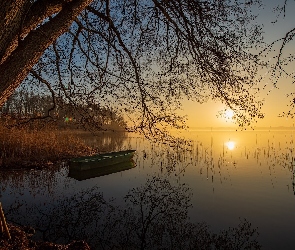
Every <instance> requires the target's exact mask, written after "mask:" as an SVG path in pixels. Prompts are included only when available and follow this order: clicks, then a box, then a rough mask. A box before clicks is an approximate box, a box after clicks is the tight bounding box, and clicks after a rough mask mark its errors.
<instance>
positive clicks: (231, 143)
mask: <svg viewBox="0 0 295 250" xmlns="http://www.w3.org/2000/svg"><path fill="white" fill-rule="evenodd" d="M224 144H225V146H226V147H227V148H228V149H229V150H234V148H235V146H236V143H235V142H234V141H228V142H226V143H224Z"/></svg>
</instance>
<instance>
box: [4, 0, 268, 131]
mask: <svg viewBox="0 0 295 250" xmlns="http://www.w3.org/2000/svg"><path fill="white" fill-rule="evenodd" d="M258 3H259V1H258V0H257V1H247V2H244V1H231V0H227V1H223V0H217V1H216V0H214V1H213V0H211V1H210V0H208V1H200V0H184V1H180V0H172V1H167V0H161V1H159V0H144V1H137V0H122V1H117V0H114V1H109V0H51V1H50V0H36V1H32V0H17V1H3V0H2V1H1V2H0V7H1V10H2V12H1V14H0V15H1V16H0V20H1V21H0V28H1V31H2V32H1V36H0V74H1V79H0V105H3V103H4V102H5V101H6V100H7V98H8V97H9V96H10V95H11V94H12V93H13V92H14V91H15V89H16V88H17V87H18V86H19V85H20V84H21V83H22V82H26V83H30V84H31V86H34V87H35V86H38V85H40V84H43V85H44V86H46V87H47V88H48V91H49V93H51V95H52V98H53V100H55V99H56V98H57V97H59V98H60V97H62V98H65V99H67V101H68V102H69V103H71V104H72V105H81V104H83V106H85V107H86V108H87V107H88V106H91V105H99V106H100V107H107V108H108V109H110V110H113V111H114V112H116V113H118V114H124V118H129V120H130V121H129V123H128V124H129V129H132V130H136V129H140V130H142V131H144V132H146V133H152V134H153V135H159V133H160V131H164V130H165V128H167V127H176V128H182V127H183V126H184V125H185V123H184V121H183V117H182V116H180V115H178V113H177V111H178V109H179V108H180V106H181V100H182V99H183V98H189V99H193V100H196V101H198V102H203V101H205V100H206V99H208V98H209V97H210V98H213V99H218V100H221V101H222V102H223V103H225V104H226V105H227V106H228V107H230V108H232V109H234V110H235V111H236V115H235V118H236V119H237V121H238V122H239V124H240V125H245V124H249V123H250V121H251V120H252V119H253V118H254V117H257V116H258V117H262V116H263V115H262V114H261V113H260V107H261V102H260V101H257V98H255V90H253V86H254V78H255V74H256V71H257V67H256V66H257V63H258V61H257V58H256V57H255V55H253V54H251V53H250V52H249V50H250V49H251V48H253V47H255V46H256V45H258V44H259V43H260V34H261V30H260V28H259V27H258V26H257V25H255V24H253V22H252V21H253V20H254V19H255V16H254V15H253V14H252V12H251V11H252V8H253V6H255V5H257V4H258ZM54 104H55V102H54V101H53V105H54Z"/></svg>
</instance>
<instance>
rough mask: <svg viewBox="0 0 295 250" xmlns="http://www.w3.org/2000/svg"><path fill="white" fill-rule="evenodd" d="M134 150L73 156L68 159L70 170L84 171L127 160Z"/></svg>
mask: <svg viewBox="0 0 295 250" xmlns="http://www.w3.org/2000/svg"><path fill="white" fill-rule="evenodd" d="M134 153H135V150H125V151H119V152H111V153H105V154H98V155H92V156H85V157H78V158H73V159H71V160H70V161H69V166H70V171H71V170H75V171H84V170H90V169H95V168H101V167H106V166H111V165H115V164H118V163H122V162H128V161H130V160H131V159H132V157H133V155H134Z"/></svg>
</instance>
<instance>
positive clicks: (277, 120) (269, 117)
mask: <svg viewBox="0 0 295 250" xmlns="http://www.w3.org/2000/svg"><path fill="white" fill-rule="evenodd" d="M262 2H263V4H264V8H263V9H262V8H260V9H258V10H256V12H257V13H258V14H259V18H258V20H257V22H258V23H263V25H264V31H265V33H264V38H265V41H266V42H269V43H271V42H272V41H275V40H277V39H279V38H281V37H283V36H284V35H285V34H286V32H288V31H289V30H291V29H292V28H294V27H295V15H294V13H293V10H295V1H289V2H288V4H289V5H288V6H287V9H286V17H285V18H283V16H280V17H279V18H278V21H277V22H275V23H272V22H273V21H275V20H276V14H275V13H273V12H272V9H273V8H274V7H275V6H276V5H277V4H279V3H283V2H284V1H269V0H268V1H262ZM280 44H281V43H278V46H279V45H280ZM294 44H295V43H294V42H293V44H292V43H290V44H289V45H288V47H287V49H286V51H285V55H287V54H288V53H290V54H293V55H294V53H295V47H294ZM277 48H278V47H277ZM268 59H269V60H274V59H272V58H271V55H269V58H268ZM286 69H287V70H288V71H289V72H292V73H293V72H294V69H295V63H294V61H293V62H290V63H289V65H288V66H287V68H286ZM260 74H261V75H262V76H263V80H262V82H261V83H260V84H259V87H260V88H261V87H262V86H263V85H265V84H266V86H267V87H266V89H265V90H263V91H261V93H260V96H259V98H260V99H264V100H265V101H264V106H263V108H262V112H263V113H264V115H265V118H264V119H260V120H258V121H257V123H255V124H253V126H257V127H270V126H271V127H278V126H285V127H293V126H294V123H295V121H294V119H291V118H285V117H278V116H279V114H281V113H282V112H284V111H285V112H286V111H288V110H289V109H288V104H290V101H291V99H293V98H294V96H293V97H292V98H291V97H289V98H287V96H286V95H287V94H290V93H292V92H295V84H292V78H290V77H289V78H287V77H285V76H282V77H281V78H280V80H279V82H278V84H277V85H276V86H277V88H274V86H273V84H272V82H271V80H270V78H269V75H268V74H265V72H260ZM293 81H294V75H293ZM224 108H225V106H223V105H222V104H221V103H218V102H213V101H208V102H207V103H204V104H198V103H195V102H191V101H185V102H184V103H183V112H184V114H187V117H188V121H187V125H189V126H190V127H237V125H236V124H234V123H233V122H231V119H224V118H220V117H219V118H218V117H217V115H218V111H220V110H222V109H224ZM294 112H295V111H294Z"/></svg>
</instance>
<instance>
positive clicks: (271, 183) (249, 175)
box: [0, 130, 295, 249]
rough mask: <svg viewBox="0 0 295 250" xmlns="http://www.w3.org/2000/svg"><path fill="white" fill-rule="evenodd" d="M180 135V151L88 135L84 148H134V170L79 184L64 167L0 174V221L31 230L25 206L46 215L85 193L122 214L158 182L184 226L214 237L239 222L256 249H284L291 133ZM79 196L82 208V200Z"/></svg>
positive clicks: (294, 160) (291, 217)
mask: <svg viewBox="0 0 295 250" xmlns="http://www.w3.org/2000/svg"><path fill="white" fill-rule="evenodd" d="M183 136H184V137H185V138H187V139H189V140H190V141H191V143H190V145H189V146H187V147H184V148H171V147H169V146H167V145H163V144H154V143H152V142H150V141H147V140H145V139H144V138H142V137H139V136H137V135H134V134H129V135H120V136H118V135H117V136H109V135H107V136H104V137H95V138H94V137H93V136H91V137H89V138H88V139H87V140H89V143H91V144H92V145H95V143H97V144H98V145H99V147H104V148H105V150H106V151H107V150H111V151H113V150H121V149H136V150H137V151H136V154H135V156H134V158H133V160H134V163H135V164H136V167H135V168H132V169H129V170H125V171H122V172H117V173H113V174H109V175H105V176H100V177H93V178H90V179H87V180H84V181H78V180H75V179H73V178H70V177H68V166H67V165H66V164H64V165H62V166H59V167H56V168H55V169H51V170H42V171H38V170H36V171H27V172H24V171H18V172H10V173H2V172H0V179H1V180H0V181H1V182H0V183H1V184H0V185H1V186H0V190H1V196H0V198H1V201H2V204H3V205H4V210H6V211H7V218H8V220H11V221H17V222H22V223H23V224H26V223H27V224H30V223H31V224H34V223H36V222H35V219H34V218H35V217H36V209H32V207H34V206H35V207H38V210H39V212H40V213H43V214H46V212H48V213H49V211H50V210H51V209H52V208H54V207H56V206H60V204H61V202H62V201H65V200H67V199H71V197H73V196H75V195H77V194H79V193H81V192H82V193H83V192H84V193H85V192H86V191H85V190H93V189H95V190H97V191H98V192H100V193H101V194H102V195H103V197H104V199H105V200H109V199H114V200H112V204H114V205H116V206H119V207H124V206H125V203H126V200H125V199H124V197H125V196H126V195H127V194H128V192H130V190H132V189H136V188H140V187H142V186H144V185H145V184H146V183H147V182H148V180H151V179H153V178H159V179H162V180H168V181H169V183H170V184H169V185H171V186H172V187H174V186H175V187H177V186H179V185H185V186H186V187H187V188H188V189H187V191H186V192H188V194H187V195H188V196H189V198H190V202H191V204H192V206H191V207H187V213H188V214H187V215H188V220H189V221H190V222H192V223H199V222H205V223H206V224H208V225H209V227H210V230H212V231H213V232H219V231H220V230H224V229H227V228H228V227H236V226H237V225H238V224H239V222H240V221H241V220H243V219H246V220H247V221H249V222H250V223H251V225H252V227H253V228H258V229H257V231H258V232H259V237H258V241H259V243H260V244H262V246H263V249H292V246H293V245H294V243H295V239H294V237H293V232H294V223H295V214H294V207H295V196H294V167H295V152H294V150H295V149H294V147H295V145H294V136H295V132H294V131H293V130H277V131H272V130H254V131H230V130H228V131H221V130H218V131H214V130H207V131H204V130H203V131H199V130H195V131H188V132H185V133H183ZM106 137H107V138H106ZM156 187H157V186H156ZM158 188H159V189H163V186H159V187H158ZM175 190H178V189H175ZM159 191H160V190H159ZM162 191H163V190H162ZM86 193H87V192H86ZM83 197H85V203H86V200H87V195H84V196H83ZM175 197H178V196H175ZM175 199H177V198H175ZM184 200H185V199H184ZM87 202H89V200H87ZM174 205H175V204H174ZM12 207H17V209H15V210H12V209H11V208H12ZM30 211H34V213H33V214H32V212H31V215H30ZM30 216H31V217H30ZM37 217H38V216H37ZM56 217H58V216H56ZM38 218H42V216H39V217H38ZM43 219H44V218H43ZM40 220H41V219H40ZM44 220H45V219H44Z"/></svg>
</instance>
